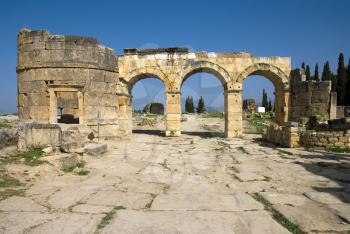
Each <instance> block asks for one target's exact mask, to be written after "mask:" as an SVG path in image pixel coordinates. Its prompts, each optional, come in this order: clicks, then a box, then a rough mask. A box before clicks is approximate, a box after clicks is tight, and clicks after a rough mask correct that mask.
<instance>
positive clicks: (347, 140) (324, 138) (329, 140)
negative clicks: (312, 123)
mask: <svg viewBox="0 0 350 234" xmlns="http://www.w3.org/2000/svg"><path fill="white" fill-rule="evenodd" d="M300 143H301V144H302V145H303V146H304V147H308V148H321V149H324V148H325V149H330V148H337V147H339V148H345V147H350V130H346V131H315V130H307V131H305V132H303V133H302V134H301V136H300Z"/></svg>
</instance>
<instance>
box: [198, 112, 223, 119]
mask: <svg viewBox="0 0 350 234" xmlns="http://www.w3.org/2000/svg"><path fill="white" fill-rule="evenodd" d="M201 117H203V118H220V119H222V118H224V113H222V112H209V113H204V114H201Z"/></svg>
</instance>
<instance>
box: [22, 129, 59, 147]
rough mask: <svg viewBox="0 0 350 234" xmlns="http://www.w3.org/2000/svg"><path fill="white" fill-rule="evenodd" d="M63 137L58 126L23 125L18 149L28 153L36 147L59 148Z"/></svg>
mask: <svg viewBox="0 0 350 234" xmlns="http://www.w3.org/2000/svg"><path fill="white" fill-rule="evenodd" d="M61 135H62V132H61V128H60V126H59V125H58V124H39V123H21V124H20V125H19V130H18V149H19V150H20V151H26V150H28V149H31V148H36V147H47V146H52V147H54V148H55V147H59V146H60V145H61Z"/></svg>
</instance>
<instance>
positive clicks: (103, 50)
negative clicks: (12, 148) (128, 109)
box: [17, 29, 119, 136]
mask: <svg viewBox="0 0 350 234" xmlns="http://www.w3.org/2000/svg"><path fill="white" fill-rule="evenodd" d="M17 77H18V80H17V82H18V98H17V106H18V112H19V117H20V119H21V120H22V121H37V122H40V123H56V122H57V93H58V92H76V93H77V96H78V103H79V104H78V115H79V123H80V124H87V125H88V126H90V127H91V128H97V124H100V125H101V126H100V133H101V135H102V136H117V135H118V130H119V127H118V125H119V122H118V109H119V104H118V96H117V94H116V90H117V84H118V69H117V61H116V57H115V54H114V50H113V49H111V48H108V47H105V46H102V45H99V44H98V41H97V39H95V38H90V37H80V36H65V35H51V34H50V33H49V32H48V31H47V30H39V31H31V30H29V29H22V30H21V31H20V32H19V34H18V64H17Z"/></svg>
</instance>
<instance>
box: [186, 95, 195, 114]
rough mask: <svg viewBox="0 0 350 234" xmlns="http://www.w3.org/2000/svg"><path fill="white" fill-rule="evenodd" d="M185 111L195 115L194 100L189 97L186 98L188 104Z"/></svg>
mask: <svg viewBox="0 0 350 234" xmlns="http://www.w3.org/2000/svg"><path fill="white" fill-rule="evenodd" d="M185 111H186V112H187V113H194V104H193V98H192V97H190V96H188V97H187V98H186V102H185Z"/></svg>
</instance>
